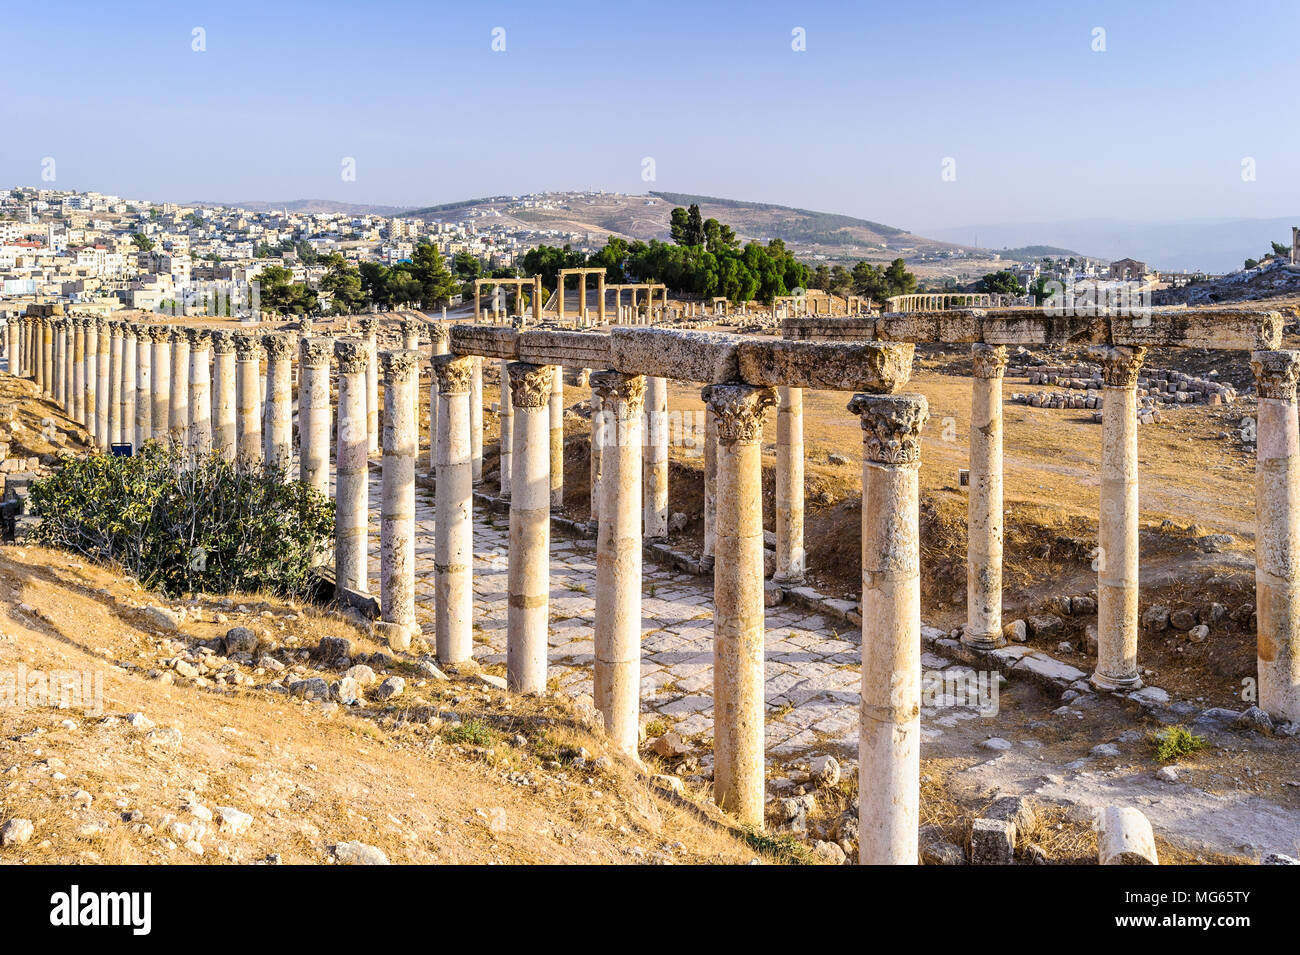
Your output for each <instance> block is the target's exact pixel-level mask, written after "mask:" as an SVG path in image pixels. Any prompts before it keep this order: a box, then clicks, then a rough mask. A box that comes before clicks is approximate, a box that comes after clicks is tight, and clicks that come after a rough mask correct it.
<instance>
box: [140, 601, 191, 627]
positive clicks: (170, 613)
mask: <svg viewBox="0 0 1300 955" xmlns="http://www.w3.org/2000/svg"><path fill="white" fill-rule="evenodd" d="M140 612H141V613H143V614H144V615H145V619H147V620H148V621H149V622H150V623H151V624H153V625H154V626H155V627H157V628H158V629H159V630H161V631H163V632H164V633H178V632H179V631H180V629H181V618H180V614H178V613H177V612H176V611H175V610H172V609H170V608H168V607H158V606H154V605H152V604H150V605H149V606H147V607H143V608H141V611H140Z"/></svg>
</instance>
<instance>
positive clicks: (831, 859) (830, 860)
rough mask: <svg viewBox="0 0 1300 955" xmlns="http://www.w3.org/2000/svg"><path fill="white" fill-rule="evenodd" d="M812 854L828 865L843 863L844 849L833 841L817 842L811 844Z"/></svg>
mask: <svg viewBox="0 0 1300 955" xmlns="http://www.w3.org/2000/svg"><path fill="white" fill-rule="evenodd" d="M813 855H815V856H816V857H817V858H818V860H819V861H821V862H825V863H827V864H829V865H843V864H844V860H845V855H844V850H843V849H841V848H840V847H839V846H838V845H836V844H835V843H833V842H818V843H817V844H816V845H814V846H813Z"/></svg>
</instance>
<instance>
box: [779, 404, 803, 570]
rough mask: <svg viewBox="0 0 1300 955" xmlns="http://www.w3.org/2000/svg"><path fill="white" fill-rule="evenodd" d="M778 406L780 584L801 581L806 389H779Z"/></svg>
mask: <svg viewBox="0 0 1300 955" xmlns="http://www.w3.org/2000/svg"><path fill="white" fill-rule="evenodd" d="M777 400H778V402H779V404H778V405H777V409H776V570H775V572H774V573H773V575H772V578H773V579H774V580H777V581H779V582H781V583H790V584H795V583H802V582H803V578H804V571H805V569H806V564H807V559H806V556H805V554H804V546H803V389H802V388H784V387H783V388H778V389H777Z"/></svg>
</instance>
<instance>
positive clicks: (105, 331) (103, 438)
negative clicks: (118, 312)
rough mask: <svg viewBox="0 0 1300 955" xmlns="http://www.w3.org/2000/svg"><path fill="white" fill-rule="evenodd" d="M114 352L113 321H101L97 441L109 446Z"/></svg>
mask: <svg viewBox="0 0 1300 955" xmlns="http://www.w3.org/2000/svg"><path fill="white" fill-rule="evenodd" d="M112 353H113V323H112V322H100V323H99V333H98V335H97V337H96V340H95V441H96V443H97V444H98V445H99V446H100V447H101V448H107V447H108V445H109V443H110V442H111V441H112V440H113V437H112V435H111V434H110V433H109V430H108V405H109V399H110V396H111V395H112V393H113V385H112V382H111V381H110V380H109V377H108V376H109V369H110V367H111V364H112Z"/></svg>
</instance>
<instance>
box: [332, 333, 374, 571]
mask: <svg viewBox="0 0 1300 955" xmlns="http://www.w3.org/2000/svg"><path fill="white" fill-rule="evenodd" d="M334 357H335V358H336V359H337V361H338V366H339V403H338V427H337V430H338V438H337V441H336V443H335V461H334V470H335V481H334V486H335V490H334V495H335V512H334V574H335V578H336V579H337V581H338V584H339V586H340V587H347V588H348V589H350V590H356V591H359V592H362V593H364V592H366V591H367V590H368V589H369V581H368V580H367V576H366V575H367V566H368V565H367V558H366V552H367V540H366V537H367V531H366V522H367V519H368V515H367V511H368V510H369V507H370V493H369V489H368V487H369V473H368V468H367V460H368V459H369V456H370V425H369V416H370V415H369V408H368V406H367V403H366V402H367V398H366V395H367V390H368V388H369V382H368V379H367V374H368V369H369V367H370V358H371V354H370V344H369V342H368V341H367V340H366V339H364V338H363V339H353V338H349V339H343V340H341V341H338V342H335V343H334Z"/></svg>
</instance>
